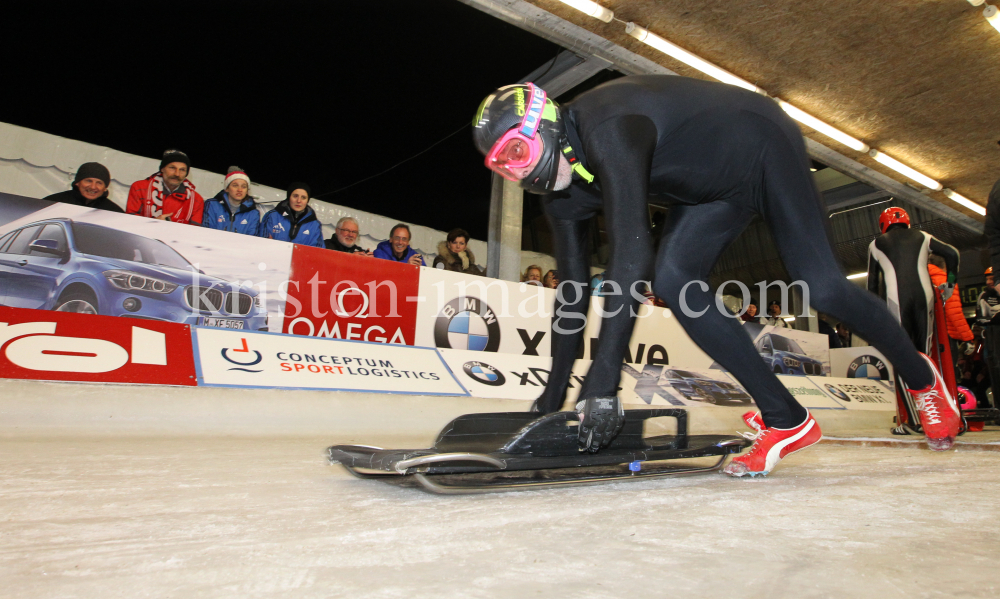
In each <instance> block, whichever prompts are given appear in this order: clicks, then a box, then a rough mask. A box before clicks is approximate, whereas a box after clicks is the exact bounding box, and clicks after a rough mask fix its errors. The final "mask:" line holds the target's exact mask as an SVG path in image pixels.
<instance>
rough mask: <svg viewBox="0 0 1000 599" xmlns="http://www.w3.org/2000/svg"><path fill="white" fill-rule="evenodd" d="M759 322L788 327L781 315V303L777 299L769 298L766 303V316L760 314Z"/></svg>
mask: <svg viewBox="0 0 1000 599" xmlns="http://www.w3.org/2000/svg"><path fill="white" fill-rule="evenodd" d="M760 324H763V325H771V326H772V327H783V328H786V329H787V328H788V323H787V322H785V319H784V318H782V317H781V304H779V303H778V302H777V300H771V302H770V303H769V304H767V316H762V317H761V319H760Z"/></svg>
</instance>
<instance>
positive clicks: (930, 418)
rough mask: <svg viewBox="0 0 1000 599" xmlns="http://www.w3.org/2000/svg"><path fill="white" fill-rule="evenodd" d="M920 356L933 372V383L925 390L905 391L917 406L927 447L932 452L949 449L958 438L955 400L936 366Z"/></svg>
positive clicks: (958, 424) (959, 423)
mask: <svg viewBox="0 0 1000 599" xmlns="http://www.w3.org/2000/svg"><path fill="white" fill-rule="evenodd" d="M920 355H921V356H923V358H924V360H927V365H928V366H930V367H931V370H932V371H934V383H933V384H932V385H931V386H930V387H927V388H926V389H920V390H917V391H913V390H910V389H907V391H909V393H910V395H911V396H912V397H913V403H915V404H917V414H919V415H920V424H921V426H923V428H924V435H926V436H927V445H929V446H930V448H931V449H933V450H934V451H944V450H946V449H951V446H952V445H954V443H955V437H957V436H958V429H959V427H960V426H961V418H962V417H961V415H960V414H959V413H958V407H957V406H956V405H955V400H954V399H953V398H952V396H951V394H950V393H948V388H947V387H945V384H944V379H943V378H941V373H940V372H938V369H937V366H935V364H934V362H933V361H931V359H930V358H928V357H927V356H925V355H924V354H920Z"/></svg>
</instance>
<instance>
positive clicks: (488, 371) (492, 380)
mask: <svg viewBox="0 0 1000 599" xmlns="http://www.w3.org/2000/svg"><path fill="white" fill-rule="evenodd" d="M462 370H464V371H465V374H467V375H469V378H471V379H473V380H475V381H478V382H480V383H482V384H484V385H489V386H491V387H499V386H500V385H502V384H504V383H506V382H507V379H505V378H504V376H503V373H502V372H500V370H499V369H498V368H495V367H493V366H490V365H489V364H486V363H484V362H466V363H465V364H462Z"/></svg>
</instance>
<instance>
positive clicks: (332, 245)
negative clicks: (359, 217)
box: [323, 216, 372, 256]
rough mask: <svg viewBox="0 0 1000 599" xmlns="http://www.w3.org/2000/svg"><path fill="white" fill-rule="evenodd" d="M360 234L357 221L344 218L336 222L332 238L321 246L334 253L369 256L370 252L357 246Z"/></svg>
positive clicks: (347, 217)
mask: <svg viewBox="0 0 1000 599" xmlns="http://www.w3.org/2000/svg"><path fill="white" fill-rule="evenodd" d="M360 234H361V227H359V226H358V221H356V220H354V219H353V218H351V217H350V216H344V217H341V219H340V220H338V221H337V226H336V227H334V231H333V236H332V237H330V239H327V240H326V241H324V242H323V244H324V245H325V246H326V249H328V250H333V251H335V252H345V253H348V254H361V255H363V256H371V255H372V253H371V252H369V251H368V250H366V249H365V248H363V247H361V246H360V245H358V244H357V241H358V235H360Z"/></svg>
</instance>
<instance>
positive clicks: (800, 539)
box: [0, 382, 1000, 599]
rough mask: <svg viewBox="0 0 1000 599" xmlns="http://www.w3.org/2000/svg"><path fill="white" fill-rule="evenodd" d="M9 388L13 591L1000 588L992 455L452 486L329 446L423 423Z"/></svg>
mask: <svg viewBox="0 0 1000 599" xmlns="http://www.w3.org/2000/svg"><path fill="white" fill-rule="evenodd" d="M32 385H34V386H32ZM0 387H3V388H0V392H4V391H6V392H7V393H5V394H4V395H3V399H2V400H0V414H2V415H3V417H4V419H5V421H6V422H7V423H10V422H13V423H14V425H13V426H8V425H5V426H4V427H3V428H2V429H0V431H2V436H0V580H2V581H3V584H2V587H3V591H2V593H0V594H2V595H3V596H4V597H8V598H22V597H47V598H57V597H87V598H89V597H94V598H97V597H101V598H103V597H117V596H122V597H140V596H141V597H146V596H148V597H386V598H396V597H400V598H402V597H435V598H441V597H456V598H458V597H461V598H467V597H525V596H539V597H550V596H572V597H587V598H589V597H628V598H630V599H631V598H639V597H666V596H678V597H726V596H733V597H796V598H811V597H879V599H889V598H894V597H900V598H902V597H907V598H909V597H950V596H961V597H995V596H997V594H998V590H997V584H996V583H995V582H994V580H995V578H996V576H995V574H994V570H993V567H994V564H995V562H996V552H997V550H998V548H1000V538H998V537H1000V535H998V534H997V532H996V531H997V525H996V507H995V505H996V500H995V498H996V497H998V496H1000V477H998V476H997V472H998V469H997V468H998V466H1000V452H990V451H962V450H960V451H950V452H946V453H944V454H936V453H932V452H929V451H926V450H920V449H916V448H908V449H897V448H881V447H864V448H861V447H850V446H833V445H821V446H818V447H816V448H813V449H810V450H807V451H804V452H801V453H798V454H796V455H794V456H792V457H790V458H789V459H788V460H786V461H785V462H783V463H782V464H781V465H780V466H779V467H778V468H777V469H776V470H775V471H774V472H773V473H772V474H771V476H769V477H768V478H766V479H756V480H734V479H729V478H727V477H724V476H722V475H707V476H695V477H689V478H680V479H670V480H651V481H646V482H637V483H627V484H608V485H602V486H596V487H585V488H576V489H554V490H542V491H531V492H517V493H507V494H501V495H481V496H461V497H442V496H433V495H428V494H426V493H422V492H420V491H417V490H415V489H406V488H398V487H394V486H390V485H384V484H379V483H377V482H374V481H362V480H358V479H355V478H352V477H350V476H349V475H348V474H347V473H346V472H344V471H343V470H342V469H341V468H339V467H334V466H329V465H327V463H326V461H325V459H324V456H323V449H324V448H325V447H326V446H327V445H329V444H330V443H331V442H333V441H342V442H348V441H353V442H368V443H377V444H384V445H404V444H410V445H411V446H420V445H422V444H424V443H426V441H427V438H426V437H424V436H420V435H415V434H393V435H385V434H383V436H381V437H380V438H379V437H373V435H371V434H368V435H366V436H365V438H364V439H363V440H362V439H358V438H354V437H352V436H350V435H347V434H345V433H344V432H343V430H340V431H337V430H335V431H334V432H333V433H331V434H316V433H315V432H314V431H308V430H304V431H303V432H301V433H298V434H295V433H294V432H291V431H288V430H283V429H282V430H275V431H270V432H266V433H265V434H248V433H247V431H246V430H228V431H226V430H224V431H221V432H215V433H211V434H210V433H209V432H206V431H204V430H195V431H194V432H193V433H191V434H184V433H183V432H177V431H172V430H159V428H158V427H157V426H154V425H153V424H152V423H155V422H156V421H157V416H156V414H157V412H156V411H155V410H152V411H147V413H146V419H145V420H143V419H142V418H140V415H139V413H138V412H135V411H134V412H131V417H130V419H129V421H130V422H131V423H132V425H131V426H124V427H122V428H121V429H120V430H119V431H118V432H117V433H116V432H115V429H114V428H113V427H112V428H109V425H108V424H107V423H106V422H104V420H98V418H97V416H96V411H94V412H93V414H92V416H93V418H92V419H91V420H90V421H87V422H84V423H82V424H79V425H71V424H67V423H65V422H63V423H62V424H59V425H58V426H56V425H51V423H50V424H45V423H43V422H41V421H40V420H39V419H38V418H35V419H34V420H33V419H32V418H30V417H29V415H28V410H27V409H26V408H16V409H15V408H12V407H11V406H12V403H13V401H14V399H13V398H12V395H11V393H10V392H11V391H14V392H19V391H24V390H28V391H35V392H36V396H35V397H33V398H32V399H31V400H27V399H25V401H26V402H27V403H29V404H30V403H32V402H34V401H40V399H39V397H37V395H38V394H37V391H38V390H39V389H44V390H45V392H50V391H52V390H55V391H60V390H63V396H60V394H59V393H55V392H53V393H52V394H51V395H50V396H49V397H48V399H49V400H50V401H51V403H52V404H54V407H55V408H59V407H63V408H64V409H66V408H67V403H66V402H70V401H72V402H79V401H81V397H80V396H75V397H73V398H72V399H69V398H66V397H65V396H64V395H65V390H66V389H67V388H68V386H66V385H45V386H40V385H39V384H31V385H26V384H17V385H13V384H9V383H8V382H3V383H2V384H0ZM93 389H100V388H93ZM131 389H135V388H131ZM89 392H90V391H87V392H85V393H84V394H83V395H84V399H85V398H86V397H90V396H87V393H89ZM94 394H95V395H94V396H93V397H90V398H91V399H92V400H93V401H94V402H95V403H97V404H98V405H100V406H101V407H102V408H107V409H105V410H104V411H105V412H107V411H109V410H111V408H112V407H113V406H111V405H110V404H108V403H107V402H109V401H111V400H110V399H108V398H107V395H108V392H107V391H94ZM97 395H103V396H104V398H103V399H97V397H96V396H97ZM167 395H170V394H169V393H168V394H167ZM160 399H163V398H160ZM168 399H169V397H168ZM366 399H370V401H372V402H374V403H375V404H379V403H380V402H382V401H383V400H381V399H374V398H366ZM251 400H252V398H251ZM115 401H117V400H115ZM136 401H139V400H136ZM178 401H179V400H178ZM248 401H250V400H248ZM425 401H428V400H425ZM102 402H103V403H102ZM180 403H183V402H180ZM192 405H193V404H192ZM386 405H388V404H386ZM230 407H232V406H230ZM300 407H301V406H300ZM410 407H411V408H412V406H410ZM286 408H287V406H286ZM202 409H204V408H202ZM287 409H291V408H287ZM374 409H375V410H376V411H377V410H378V409H380V408H378V406H377V405H376V406H375V408H374ZM439 409H440V406H429V407H426V409H425V410H424V412H423V417H425V418H428V419H433V418H431V415H430V413H435V414H436V411H437V410H439ZM449 409H451V408H449ZM220 411H221V412H225V411H224V410H221V409H220ZM234 414H235V413H234ZM75 415H76V417H78V418H79V417H82V412H77V413H75ZM111 415H112V416H115V415H117V416H118V417H119V419H121V418H123V414H122V412H121V410H120V409H119V411H118V412H115V413H113V414H111ZM111 419H112V420H113V418H111ZM239 419H240V418H239V417H238V416H235V415H234V416H233V420H239ZM418 419H419V418H418ZM313 420H315V419H313ZM143 422H145V423H146V424H145V425H144V426H145V427H146V428H145V429H143V427H142V426H140V424H141V423H143ZM32 423H34V424H32ZM322 424H323V423H319V425H322ZM173 426H174V425H171V426H170V427H167V428H168V429H172V428H173ZM329 426H330V428H332V429H337V428H338V427H337V426H335V425H329ZM344 426H347V425H346V424H345V425H344ZM192 428H193V429H198V427H197V426H192ZM305 428H307V427H305ZM262 430H265V431H266V430H267V429H266V427H262ZM429 432H430V431H429ZM994 436H995V435H994Z"/></svg>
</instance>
